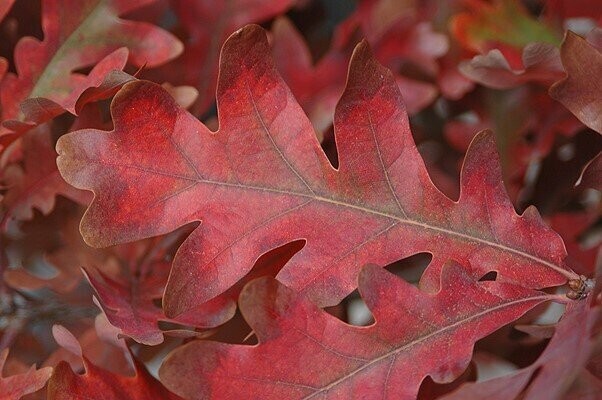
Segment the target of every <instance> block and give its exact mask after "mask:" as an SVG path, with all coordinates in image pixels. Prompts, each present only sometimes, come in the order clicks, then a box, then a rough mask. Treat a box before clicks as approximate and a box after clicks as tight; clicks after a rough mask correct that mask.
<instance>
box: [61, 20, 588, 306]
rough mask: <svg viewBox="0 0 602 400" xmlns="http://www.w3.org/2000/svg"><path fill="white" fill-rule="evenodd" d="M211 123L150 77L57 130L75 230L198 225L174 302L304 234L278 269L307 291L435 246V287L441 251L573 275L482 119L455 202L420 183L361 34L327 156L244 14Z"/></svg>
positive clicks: (108, 232) (168, 300)
mask: <svg viewBox="0 0 602 400" xmlns="http://www.w3.org/2000/svg"><path fill="white" fill-rule="evenodd" d="M221 60H222V61H221V62H222V64H221V70H220V81H219V85H218V93H217V99H218V114H219V126H220V129H219V132H217V133H213V132H211V131H209V129H208V128H206V127H205V126H204V125H203V124H201V123H200V122H198V121H197V120H196V119H195V118H194V117H192V116H191V115H190V114H188V113H187V112H186V111H185V110H182V109H180V108H178V107H177V105H176V104H175V103H174V101H173V99H172V98H171V97H170V96H169V95H168V94H167V93H166V92H165V91H164V90H163V89H161V88H160V87H159V86H157V85H155V84H152V83H148V82H132V83H128V84H126V85H125V86H124V87H123V89H122V90H121V91H120V92H119V93H118V94H117V95H116V97H115V99H114V101H113V105H112V115H113V119H114V124H115V129H114V130H113V131H111V132H104V131H98V130H81V131H78V132H74V133H71V134H68V135H65V136H63V137H61V139H60V140H59V142H58V143H57V150H58V152H59V158H58V160H57V163H58V167H59V170H60V171H61V174H62V175H63V177H64V178H65V180H67V182H69V183H71V184H72V185H74V186H76V187H78V188H82V189H88V190H92V191H94V192H95V199H94V201H93V202H92V204H91V206H90V207H89V209H88V211H87V212H86V214H85V215H84V218H83V220H82V225H81V232H82V234H83V236H84V238H85V240H86V241H87V242H88V243H89V244H91V245H94V246H108V245H111V244H115V243H120V242H127V241H133V240H136V239H139V238H143V237H149V236H155V235H159V234H164V233H167V232H170V231H173V230H175V229H176V228H178V227H179V226H181V225H184V224H186V223H189V222H191V221H202V223H201V225H200V226H199V227H198V228H196V229H195V230H194V232H193V233H192V234H191V235H190V236H189V237H188V238H187V239H186V241H185V242H184V243H183V245H182V246H181V247H180V249H179V251H178V253H177V255H176V258H175V260H174V264H173V267H172V272H171V275H170V278H169V282H168V284H167V288H166V295H165V298H164V307H165V311H166V315H167V316H169V317H173V316H175V315H177V314H179V313H182V312H184V311H186V310H189V309H191V308H193V307H195V306H198V305H200V304H202V303H204V302H206V301H208V300H210V299H212V298H214V297H215V296H217V295H219V294H220V293H223V292H224V291H226V290H227V289H228V288H229V287H231V286H232V285H233V284H234V283H235V282H237V281H238V280H239V279H240V278H241V277H242V276H244V275H245V274H246V273H247V272H248V271H249V269H250V268H251V266H252V265H253V263H254V261H255V260H256V259H257V258H258V257H259V256H260V255H261V254H263V253H266V252H267V251H269V250H271V249H273V248H276V247H278V246H281V245H283V244H285V243H288V242H291V241H295V240H300V239H302V240H305V242H306V244H305V247H304V248H303V249H302V250H301V251H300V252H298V253H297V254H296V255H295V256H294V257H293V258H292V259H291V261H290V262H289V263H288V264H287V265H285V267H284V268H283V269H282V270H281V271H280V272H279V274H278V275H277V278H278V279H279V280H280V281H281V282H282V283H284V284H285V285H287V286H289V287H291V288H293V289H295V290H298V291H300V292H302V293H304V294H307V295H309V296H310V297H311V298H312V299H313V300H315V301H317V302H318V304H320V305H333V304H336V303H338V302H339V301H340V300H341V299H342V298H343V297H345V296H346V295H347V294H348V293H350V292H351V291H352V290H353V289H354V288H355V286H356V282H357V274H358V272H359V270H360V268H361V266H363V265H365V264H366V263H378V264H381V265H386V264H388V263H391V262H393V261H396V260H398V259H400V258H404V257H407V256H410V255H412V254H416V253H419V252H430V253H432V254H433V260H432V262H431V265H430V266H429V269H428V270H427V271H426V273H425V275H424V276H423V279H422V281H421V285H422V287H423V288H424V289H426V290H433V291H434V290H437V288H438V282H439V271H440V269H441V267H442V265H443V264H444V263H445V262H446V261H447V260H448V259H450V258H452V259H455V260H456V261H458V262H460V263H461V264H462V265H465V266H466V268H467V269H468V270H469V271H470V273H471V275H472V276H475V277H477V278H478V277H480V276H482V275H485V274H486V273H487V272H490V271H497V272H498V279H499V280H500V281H505V282H516V283H520V284H522V285H524V286H527V287H537V288H541V287H547V286H554V285H560V284H563V283H564V282H566V280H567V277H570V278H577V276H576V274H574V273H573V272H572V271H570V269H568V267H567V266H566V265H565V264H564V262H563V259H564V258H565V256H566V253H565V249H564V245H563V243H562V240H561V239H560V237H559V236H558V235H557V234H556V233H554V232H553V231H552V230H550V229H549V228H548V227H546V226H545V224H544V223H543V222H542V220H541V218H540V217H539V215H538V213H537V211H536V210H535V209H534V208H529V209H527V211H526V212H525V213H524V214H523V215H522V216H519V215H517V214H516V212H515V210H514V208H513V206H512V204H511V202H510V201H509V199H508V197H507V195H506V193H505V189H504V185H503V183H502V181H501V177H500V167H499V161H498V156H497V154H496V150H495V143H494V142H493V139H492V134H491V133H489V132H482V133H481V134H479V135H477V136H476V137H475V139H474V140H473V142H472V145H471V147H470V149H469V150H468V153H467V156H466V159H465V162H464V166H463V170H462V177H461V194H460V198H459V200H458V201H457V202H455V201H453V200H451V199H449V198H447V197H446V196H445V195H443V194H442V193H441V192H439V191H438V189H437V188H436V187H435V186H434V185H433V183H432V182H431V180H430V178H429V176H428V173H427V171H426V168H425V166H424V162H423V160H422V158H421V157H420V155H419V153H418V151H417V149H416V146H415V144H414V141H413V138H412V134H411V131H410V127H409V123H408V119H407V114H406V112H405V109H404V106H403V102H402V100H401V95H400V93H399V90H398V88H397V85H396V83H395V81H394V78H393V76H392V74H391V73H390V71H388V70H387V69H385V68H384V67H382V66H381V65H379V64H378V63H377V62H376V61H375V59H374V58H373V56H372V54H371V52H370V50H369V48H368V46H367V45H366V43H362V44H360V45H359V46H358V48H357V49H356V51H355V52H354V55H353V58H352V61H351V65H350V72H349V77H348V81H347V87H346V89H345V93H344V94H343V97H342V98H341V100H340V102H339V105H338V106H337V110H336V113H335V137H336V143H337V148H338V154H339V165H340V168H339V169H338V170H335V169H334V168H333V167H332V166H331V165H330V163H329V162H328V160H327V158H326V156H325V155H324V153H323V151H322V149H321V148H320V145H319V143H318V141H317V140H316V136H315V134H314V132H313V131H312V127H311V124H310V122H309V121H308V119H307V118H306V116H305V114H304V113H303V110H302V109H301V108H300V107H299V105H298V104H297V103H296V101H295V100H294V98H293V96H292V94H291V92H290V91H289V89H288V88H287V87H286V85H285V84H284V83H283V81H282V79H281V78H280V76H279V75H278V74H277V72H276V71H275V69H274V66H273V64H272V62H271V60H270V58H269V46H268V43H267V40H266V37H265V33H264V32H263V30H262V29H261V28H259V27H257V26H248V27H246V28H244V29H242V30H240V31H238V32H237V33H235V34H234V35H233V36H232V37H231V38H230V39H229V40H228V41H227V42H226V44H225V46H224V49H223V51H222V59H221Z"/></svg>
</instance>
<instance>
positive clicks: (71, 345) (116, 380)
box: [48, 326, 180, 400]
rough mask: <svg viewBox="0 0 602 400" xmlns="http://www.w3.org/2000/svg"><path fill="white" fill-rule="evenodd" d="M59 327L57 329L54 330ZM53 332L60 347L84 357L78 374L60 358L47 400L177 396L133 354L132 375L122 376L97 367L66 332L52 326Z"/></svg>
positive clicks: (133, 399)
mask: <svg viewBox="0 0 602 400" xmlns="http://www.w3.org/2000/svg"><path fill="white" fill-rule="evenodd" d="M57 328H58V329H57ZM53 333H54V336H55V338H56V339H57V341H59V342H60V344H61V346H63V347H66V348H67V349H68V350H69V351H71V352H73V353H75V354H78V355H80V356H81V357H82V359H83V364H84V367H85V373H84V374H83V375H78V374H76V373H74V372H73V370H71V367H70V366H69V364H68V363H67V362H65V361H61V362H60V363H59V364H58V365H57V366H56V367H54V371H53V373H52V376H51V377H50V380H49V381H48V400H79V399H84V398H85V399H97V398H98V399H100V398H102V399H106V400H122V399H128V400H154V399H156V400H166V399H167V400H172V399H173V400H177V399H180V397H179V396H176V395H175V394H173V393H171V392H170V391H169V390H167V389H166V388H165V387H164V386H163V385H161V383H160V382H159V381H157V380H156V379H155V378H153V376H152V375H151V374H149V373H148V371H147V370H146V368H145V367H144V365H143V364H141V363H140V362H138V361H137V360H136V359H135V358H134V357H133V356H131V357H132V360H133V364H134V371H135V375H134V376H123V375H118V374H115V373H113V372H109V371H107V370H105V369H102V368H99V367H97V366H96V365H94V364H93V363H91V362H90V361H89V360H88V359H87V358H86V357H85V356H83V355H82V351H81V347H80V344H79V342H78V341H77V339H76V338H75V337H73V335H71V333H70V332H69V331H67V330H66V329H65V328H62V327H56V326H55V327H54V328H53Z"/></svg>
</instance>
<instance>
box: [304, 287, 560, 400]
mask: <svg viewBox="0 0 602 400" xmlns="http://www.w3.org/2000/svg"><path fill="white" fill-rule="evenodd" d="M553 297H554V296H553V295H540V296H533V297H528V298H523V299H519V300H513V301H511V302H508V303H503V304H499V305H497V306H495V307H492V308H488V309H486V310H483V311H481V312H479V313H476V314H473V315H471V316H469V317H467V318H463V319H461V320H459V321H456V322H454V323H453V324H450V325H447V326H444V327H443V328H440V329H438V330H436V331H434V332H431V333H429V334H428V335H425V336H421V337H419V338H417V339H414V340H413V341H411V342H410V343H406V344H404V345H403V346H401V347H397V348H395V349H393V350H391V351H389V352H387V353H385V354H383V355H381V356H379V357H377V358H375V359H373V360H371V361H369V362H367V363H366V364H364V365H362V366H361V367H358V368H356V369H355V370H353V371H351V372H350V373H347V374H345V375H343V376H342V377H340V378H339V379H337V380H336V381H334V382H331V383H329V384H328V385H326V386H323V387H321V388H319V389H318V390H316V391H315V392H314V393H312V394H309V395H307V396H305V397H303V398H302V399H301V400H308V399H311V398H313V397H315V396H317V395H318V394H320V393H323V392H326V391H328V390H330V389H332V388H333V387H335V386H337V385H339V384H340V383H342V382H344V381H346V380H347V379H350V378H352V377H353V376H355V375H357V374H358V373H360V372H361V371H363V370H365V369H366V368H369V367H371V366H372V365H374V364H376V363H378V362H380V361H382V360H385V359H387V358H389V357H392V356H396V355H397V354H398V353H400V352H402V351H404V350H407V349H408V348H410V347H413V346H415V345H418V344H420V343H422V342H425V341H427V340H429V339H431V338H433V337H434V336H437V335H441V334H443V333H445V332H447V331H449V330H453V329H454V328H456V327H459V326H461V325H464V324H469V323H470V322H471V321H473V320H475V319H478V318H480V317H483V316H485V315H487V314H489V313H494V312H496V311H498V310H501V309H504V308H506V307H512V306H514V305H518V304H520V303H526V302H538V303H539V302H543V301H546V300H551V299H552V298H553Z"/></svg>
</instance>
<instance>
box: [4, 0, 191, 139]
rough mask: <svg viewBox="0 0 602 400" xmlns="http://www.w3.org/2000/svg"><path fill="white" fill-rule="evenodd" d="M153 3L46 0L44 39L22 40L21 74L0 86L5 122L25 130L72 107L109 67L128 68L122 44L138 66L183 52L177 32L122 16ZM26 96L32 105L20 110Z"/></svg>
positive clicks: (19, 51) (18, 48)
mask: <svg viewBox="0 0 602 400" xmlns="http://www.w3.org/2000/svg"><path fill="white" fill-rule="evenodd" d="M152 1H153V0H136V1H123V0H84V1H77V2H71V1H64V0H46V1H44V2H43V4H42V9H43V18H42V20H43V21H42V27H43V30H44V40H43V41H42V42H40V41H38V40H37V39H34V38H31V37H26V38H23V39H21V40H20V41H19V43H18V44H17V46H16V48H15V65H16V69H17V74H12V73H10V74H8V75H7V76H6V77H5V79H4V80H3V81H2V85H1V86H0V91H1V93H0V100H1V103H2V120H3V121H7V120H17V122H13V123H12V124H10V125H9V126H10V127H11V129H13V130H17V131H19V130H22V129H25V128H24V127H23V126H21V125H20V124H19V123H18V122H19V121H20V122H23V121H24V122H30V120H33V121H34V122H36V120H39V119H41V118H43V116H44V114H45V113H50V114H53V115H54V114H56V113H57V111H56V110H57V107H58V108H62V109H66V110H69V109H71V108H72V106H73V105H74V103H75V100H77V98H78V97H79V94H81V93H82V92H83V91H84V90H85V89H87V88H88V87H91V86H97V85H98V84H100V82H102V80H103V78H104V75H106V74H107V73H108V72H109V71H111V70H113V69H121V68H123V66H124V64H125V61H126V60H127V58H128V52H127V51H125V50H124V49H122V50H118V49H120V48H121V47H127V48H128V49H129V51H130V54H129V56H130V60H131V61H132V62H133V63H134V64H135V65H139V66H142V65H145V64H147V65H149V66H154V65H158V64H161V63H163V62H165V61H167V60H169V59H171V58H173V57H175V56H176V55H177V54H179V53H180V52H181V51H182V45H181V43H179V42H178V41H177V39H175V37H173V35H171V34H169V33H167V32H165V31H163V30H161V29H159V28H158V27H156V26H153V25H151V24H148V23H145V22H135V21H128V20H124V19H120V18H119V16H120V15H123V14H126V13H128V12H130V11H132V10H135V9H137V8H139V7H141V6H143V5H146V4H148V3H150V2H152ZM115 38H118V40H115ZM113 52H114V53H113ZM111 53H113V54H111ZM107 56H108V57H107ZM105 57H107V58H105ZM103 59H104V60H103ZM101 60H103V61H102V62H100V61H101ZM99 62H100V63H99ZM97 63H98V64H97ZM95 64H97V65H95ZM88 66H94V68H93V69H92V72H91V73H90V75H88V76H84V75H82V74H78V73H75V71H76V70H78V69H81V68H84V67H88ZM26 99H29V103H28V104H27V105H26V106H25V108H24V110H20V106H21V102H23V101H24V100H26ZM25 126H27V124H25ZM4 133H6V132H4Z"/></svg>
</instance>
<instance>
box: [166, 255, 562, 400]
mask: <svg viewBox="0 0 602 400" xmlns="http://www.w3.org/2000/svg"><path fill="white" fill-rule="evenodd" d="M359 290H360V293H361V295H362V297H363V298H364V300H365V301H366V304H367V305H368V308H369V309H370V310H371V311H372V313H373V315H374V319H375V321H376V322H375V323H374V324H373V325H371V326H367V327H356V326H351V325H347V324H346V323H344V322H342V321H340V320H338V319H337V318H335V317H333V316H331V315H329V314H327V313H325V312H324V311H322V310H320V309H319V308H318V307H316V306H315V305H313V304H312V303H311V302H309V301H308V300H306V299H304V298H303V297H302V296H299V295H298V294H296V293H295V292H294V291H292V290H290V289H288V288H286V287H284V286H283V285H281V284H279V283H278V282H277V281H274V280H272V279H269V278H260V279H258V280H255V281H253V282H251V283H249V284H248V285H247V286H246V287H245V289H244V290H243V292H242V293H241V295H240V300H239V305H240V309H241V312H242V313H243V315H244V317H245V319H246V320H247V322H248V323H249V325H250V326H251V328H252V329H253V331H254V332H255V334H256V335H257V339H258V341H259V344H258V345H256V346H245V345H229V344H224V343H218V342H210V341H195V342H191V343H189V344H186V345H184V346H182V347H180V348H179V349H177V350H175V351H174V352H173V353H172V354H170V355H169V356H168V357H167V358H166V360H165V362H164V364H163V365H162V366H161V369H160V371H159V375H160V378H161V381H162V382H163V383H164V384H165V385H166V386H167V387H168V388H170V389H172V390H174V391H175V392H176V393H178V394H180V395H181V396H183V397H184V398H187V399H237V398H245V397H248V396H249V394H252V396H251V397H253V398H261V399H283V398H286V399H314V398H320V399H372V398H379V399H415V398H416V394H417V392H418V389H419V386H420V383H421V381H422V380H423V379H424V378H425V377H426V376H427V375H428V376H430V377H431V378H432V379H433V380H434V381H435V382H451V381H452V380H453V379H454V378H456V377H458V376H459V375H460V374H461V373H462V371H463V370H464V369H465V368H466V367H467V366H468V363H469V362H470V359H471V353H472V348H473V346H474V343H475V342H476V341H477V340H478V339H480V338H482V337H484V336H486V335H488V334H489V333H491V332H493V331H495V330H497V329H498V328H501V327H502V326H503V325H505V324H508V323H510V322H512V321H513V320H515V319H516V318H518V317H519V316H521V315H522V314H524V313H525V312H526V311H528V310H530V309H531V308H533V307H534V306H536V305H537V304H540V303H541V302H543V301H545V300H548V299H550V298H551V297H553V296H550V295H546V294H544V293H541V292H536V291H532V290H530V289H525V288H523V287H520V286H516V285H510V284H501V283H498V282H475V281H474V280H473V278H471V277H469V276H468V275H467V274H466V271H465V270H464V269H463V268H462V267H460V266H458V265H456V264H451V265H446V266H445V267H444V268H443V270H442V275H441V291H439V292H437V294H434V295H428V294H426V293H422V292H420V291H419V290H418V289H416V288H415V287H413V286H412V285H410V284H409V283H407V282H405V281H403V280H401V279H399V278H397V277H395V276H394V275H393V274H391V273H390V272H387V271H385V270H384V269H382V268H380V267H377V266H374V265H372V266H367V267H366V268H364V269H363V270H362V272H361V273H360V275H359ZM287 354H294V357H288V356H285V355H287Z"/></svg>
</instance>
